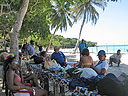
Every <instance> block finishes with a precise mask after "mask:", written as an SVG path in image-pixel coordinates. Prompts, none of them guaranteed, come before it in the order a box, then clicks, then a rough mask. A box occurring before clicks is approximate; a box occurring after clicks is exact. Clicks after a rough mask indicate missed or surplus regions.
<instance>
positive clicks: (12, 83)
mask: <svg viewBox="0 0 128 96" xmlns="http://www.w3.org/2000/svg"><path fill="white" fill-rule="evenodd" d="M23 47H24V48H22V49H24V50H21V52H22V53H24V52H25V51H26V50H27V51H28V52H29V55H30V56H34V55H35V53H36V52H37V50H36V51H35V48H34V41H33V40H31V41H30V44H29V45H28V46H26V45H24V46H23ZM39 50H40V52H37V53H36V54H37V55H38V56H41V57H42V58H43V61H42V64H44V62H45V61H46V57H47V53H46V51H44V50H43V49H42V46H41V47H39ZM79 50H80V62H79V66H78V67H79V68H91V69H92V70H93V71H95V72H96V73H97V74H103V75H105V74H106V73H107V70H108V68H109V64H110V67H111V66H112V64H113V62H114V63H118V66H119V65H120V62H121V60H120V59H121V53H120V52H121V50H118V51H117V53H116V54H114V55H112V56H110V60H109V61H110V62H109V64H108V63H107V61H106V53H105V51H104V50H100V51H99V52H98V54H97V56H98V58H99V61H98V62H97V63H96V64H94V62H93V59H92V57H91V56H90V52H89V49H88V45H87V44H86V43H84V40H83V39H82V43H80V44H79ZM6 58H7V59H6V60H5V62H4V68H3V69H4V73H5V75H4V80H5V82H6V86H8V89H9V90H12V91H17V90H22V89H25V90H30V91H33V90H35V92H36V93H35V96H43V95H46V96H47V95H48V92H47V91H46V90H44V89H41V88H37V87H38V84H36V85H37V86H35V88H34V89H33V88H32V87H30V86H26V85H25V84H24V83H22V82H21V77H20V76H19V74H18V73H17V72H16V71H17V70H18V69H19V67H18V62H17V60H16V59H15V56H14V55H8V56H6ZM50 59H51V60H53V59H54V60H56V62H57V63H58V64H60V66H61V67H64V68H65V67H66V66H67V65H68V61H67V58H66V56H65V55H64V53H63V52H61V51H60V47H58V46H55V47H54V52H53V53H52V54H51V58H50ZM33 80H35V78H33ZM35 82H36V80H35ZM37 93H38V94H37Z"/></svg>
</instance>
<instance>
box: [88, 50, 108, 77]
mask: <svg viewBox="0 0 128 96" xmlns="http://www.w3.org/2000/svg"><path fill="white" fill-rule="evenodd" d="M98 58H99V62H97V63H96V64H95V65H94V66H93V65H91V66H90V67H91V68H92V69H94V70H95V71H96V72H97V74H103V75H106V72H107V69H108V67H109V65H108V63H107V61H106V60H105V59H106V53H105V51H104V50H100V51H99V52H98Z"/></svg>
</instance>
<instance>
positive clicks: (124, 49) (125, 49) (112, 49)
mask: <svg viewBox="0 0 128 96" xmlns="http://www.w3.org/2000/svg"><path fill="white" fill-rule="evenodd" d="M118 49H120V50H121V53H128V45H102V46H96V47H89V51H90V52H98V51H99V50H104V51H105V52H106V53H116V52H117V50H118Z"/></svg>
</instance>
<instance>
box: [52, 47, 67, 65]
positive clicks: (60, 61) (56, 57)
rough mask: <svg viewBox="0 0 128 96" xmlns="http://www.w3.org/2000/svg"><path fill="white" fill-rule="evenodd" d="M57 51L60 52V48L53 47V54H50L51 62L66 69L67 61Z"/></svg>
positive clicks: (61, 53)
mask: <svg viewBox="0 0 128 96" xmlns="http://www.w3.org/2000/svg"><path fill="white" fill-rule="evenodd" d="M59 50H60V48H59V47H58V46H55V47H54V51H55V52H53V53H52V55H51V60H53V59H54V60H56V62H57V63H58V64H60V65H61V66H62V67H66V66H67V59H66V57H65V55H64V54H63V52H61V51H59Z"/></svg>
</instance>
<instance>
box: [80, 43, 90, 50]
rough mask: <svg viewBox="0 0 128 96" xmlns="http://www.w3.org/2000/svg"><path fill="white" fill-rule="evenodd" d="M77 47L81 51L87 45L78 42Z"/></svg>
mask: <svg viewBox="0 0 128 96" xmlns="http://www.w3.org/2000/svg"><path fill="white" fill-rule="evenodd" d="M78 48H79V51H80V52H82V51H83V49H84V48H88V45H87V44H86V43H80V44H79V46H78Z"/></svg>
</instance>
